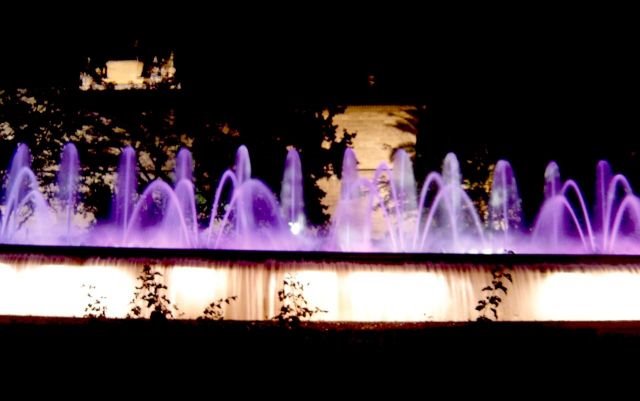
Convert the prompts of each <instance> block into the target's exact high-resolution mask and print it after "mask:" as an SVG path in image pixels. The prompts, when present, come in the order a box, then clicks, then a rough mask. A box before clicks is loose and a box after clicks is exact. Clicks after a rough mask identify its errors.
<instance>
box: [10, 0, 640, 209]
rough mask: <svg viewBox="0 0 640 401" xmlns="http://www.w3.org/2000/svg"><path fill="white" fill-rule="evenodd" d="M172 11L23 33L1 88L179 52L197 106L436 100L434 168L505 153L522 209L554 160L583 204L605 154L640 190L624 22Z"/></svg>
mask: <svg viewBox="0 0 640 401" xmlns="http://www.w3.org/2000/svg"><path fill="white" fill-rule="evenodd" d="M327 7H330V6H327ZM185 8H186V7H185ZM165 11H166V12H160V13H159V15H149V16H148V18H147V17H145V14H142V13H136V12H133V11H132V13H131V15H130V16H131V18H128V17H118V16H116V15H113V16H109V17H105V16H104V15H103V16H102V18H96V19H92V18H84V19H82V20H81V21H76V20H74V19H73V18H71V19H69V20H67V19H65V20H50V19H46V18H42V19H40V18H39V19H38V20H37V21H34V23H33V24H31V25H28V26H20V25H19V24H16V26H15V28H14V27H13V26H12V27H11V28H12V29H6V30H5V31H6V32H5V34H4V35H2V38H1V39H0V44H1V47H0V50H1V54H2V59H3V61H2V62H0V86H21V85H22V86H39V85H43V86H47V85H52V84H57V85H62V86H71V87H73V86H76V85H77V80H78V70H79V66H82V65H83V63H84V62H85V60H86V56H87V55H88V54H89V55H100V56H103V57H105V58H109V57H113V58H119V57H120V58H122V57H126V56H127V55H133V53H136V52H137V53H138V54H139V52H140V49H141V48H142V49H145V50H144V51H149V52H153V51H155V50H156V49H166V48H171V49H175V51H176V55H177V57H176V67H177V71H178V78H179V80H180V81H181V82H182V84H183V93H184V96H185V98H187V99H188V102H189V104H190V105H191V107H192V108H193V109H194V110H197V109H200V110H207V109H209V110H210V109H225V108H233V107H243V105H246V104H254V105H255V104H282V105H292V106H295V105H298V104H309V103H313V104H325V103H332V104H354V103H355V104H361V103H365V104H366V103H410V104H426V105H427V107H428V113H427V116H426V117H425V118H424V119H423V121H422V123H423V124H422V125H421V128H422V129H421V131H420V132H419V138H418V152H419V159H420V158H421V159H420V161H419V163H421V164H422V165H423V166H424V167H423V168H424V169H436V168H439V165H440V161H441V160H442V158H443V156H444V154H445V153H446V152H448V151H454V152H456V153H458V154H459V155H461V159H462V158H465V157H466V156H468V155H472V156H469V157H475V156H473V155H476V154H480V155H485V157H486V158H487V159H488V160H489V161H491V162H493V161H495V160H497V159H499V158H506V159H508V160H510V161H511V162H512V164H513V165H514V168H515V170H516V177H517V178H518V181H519V186H520V188H521V192H524V193H525V196H524V197H525V199H526V196H527V192H530V193H531V195H530V196H531V197H532V198H533V199H536V198H538V199H539V198H540V197H541V196H542V190H541V188H542V179H543V172H544V167H545V165H546V164H547V163H548V161H550V160H556V161H558V163H559V164H560V168H561V172H562V174H563V177H565V178H569V177H574V178H576V179H577V180H578V181H579V182H580V183H581V185H582V186H583V187H585V190H586V192H587V193H589V191H590V188H591V187H592V182H593V179H594V178H593V177H594V169H595V163H596V161H597V160H599V159H608V160H609V161H610V162H611V163H612V165H613V169H614V171H616V172H622V173H625V174H627V175H629V176H631V177H632V181H633V182H634V183H635V184H636V187H637V186H638V184H639V182H638V180H637V179H635V178H634V177H636V176H640V174H639V173H640V164H639V160H638V151H639V150H640V145H639V144H638V143H639V140H638V137H637V133H638V131H639V130H638V128H639V123H638V118H637V108H638V106H639V103H640V102H639V100H638V99H639V98H638V95H637V93H638V89H640V85H639V83H640V82H639V78H638V71H640V69H639V68H638V67H640V66H639V65H638V64H639V62H638V61H637V56H636V55H635V52H634V50H635V48H636V47H637V44H636V43H634V42H635V37H636V36H637V35H635V33H636V32H635V31H637V29H636V28H634V27H633V25H632V24H629V23H626V22H624V21H621V18H623V17H624V13H623V12H619V13H617V14H615V15H614V16H612V17H611V18H610V17H609V16H608V15H606V14H605V13H604V12H603V13H600V11H599V10H591V11H590V12H589V13H588V14H585V13H583V11H584V10H578V9H570V10H562V12H561V11H560V10H541V11H536V12H534V11H533V10H487V9H483V10H481V11H482V12H483V13H482V14H475V10H466V11H468V13H466V15H464V16H463V15H462V14H460V15H458V14H453V15H449V17H450V19H447V20H446V22H445V21H444V20H443V19H441V18H438V15H437V14H435V15H434V13H429V12H426V11H421V12H418V10H416V9H411V8H408V9H400V8H398V9H395V10H377V11H375V12H373V13H369V12H367V13H360V12H349V13H346V14H343V13H342V11H341V10H338V9H329V10H324V11H322V13H320V12H307V11H305V12H302V13H301V14H299V15H296V16H293V15H290V14H287V13H289V12H292V11H294V10H286V12H287V13H285V12H284V10H283V12H282V13H280V14H279V16H278V17H277V18H272V17H271V16H269V17H268V18H267V17H266V16H265V17H264V18H261V12H262V11H264V10H252V11H253V13H252V16H251V17H249V16H247V15H240V16H238V15H236V14H230V13H227V12H226V10H213V11H208V12H206V13H205V12H204V11H203V13H198V10H189V12H184V10H180V12H177V13H175V14H173V13H172V10H165ZM269 11H274V10H269ZM327 11H328V12H327ZM369 11H371V10H369ZM274 13H275V14H278V10H275V12H274ZM134 16H135V18H134ZM487 16H490V17H487ZM23 30H26V31H28V32H29V35H23V34H21V33H20V32H22V31H23ZM12 32H13V33H12ZM370 77H374V79H375V85H373V86H372V85H370V84H369V78H370ZM301 134H302V133H301ZM464 174H465V171H464V167H463V175H464ZM532 203H535V204H536V205H537V204H538V202H537V201H535V202H532ZM526 207H527V205H526V203H525V208H526ZM529 207H532V206H531V205H529Z"/></svg>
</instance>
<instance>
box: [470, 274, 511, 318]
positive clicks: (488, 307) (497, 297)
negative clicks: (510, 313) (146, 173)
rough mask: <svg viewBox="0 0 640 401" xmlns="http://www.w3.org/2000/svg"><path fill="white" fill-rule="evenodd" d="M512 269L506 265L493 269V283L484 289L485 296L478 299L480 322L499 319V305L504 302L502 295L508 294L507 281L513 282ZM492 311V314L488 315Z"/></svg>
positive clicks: (477, 308) (477, 307)
mask: <svg viewBox="0 0 640 401" xmlns="http://www.w3.org/2000/svg"><path fill="white" fill-rule="evenodd" d="M509 270H510V269H509V268H508V267H507V266H504V265H497V266H496V267H495V268H493V270H491V284H490V285H488V286H486V287H484V288H483V289H482V292H483V295H484V298H482V299H480V300H479V301H478V305H477V306H476V310H477V311H478V312H479V313H480V316H479V317H478V321H479V322H483V321H492V320H498V307H499V306H500V304H501V303H502V300H503V299H502V297H504V296H506V295H507V292H508V288H507V286H506V281H504V280H507V281H508V282H510V283H513V277H512V275H511V273H510V271H509ZM488 312H491V315H487V313H488Z"/></svg>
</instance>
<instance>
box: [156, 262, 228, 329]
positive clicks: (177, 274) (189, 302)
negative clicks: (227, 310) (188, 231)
mask: <svg viewBox="0 0 640 401" xmlns="http://www.w3.org/2000/svg"><path fill="white" fill-rule="evenodd" d="M167 279H168V280H167V283H168V284H169V285H168V287H169V298H170V299H171V300H172V302H175V303H176V304H177V305H178V306H179V308H180V311H181V312H184V313H185V316H183V317H186V318H197V317H198V316H201V315H202V312H203V311H204V309H205V308H206V307H207V305H209V304H210V303H211V302H213V301H215V300H217V299H220V298H226V297H228V296H230V295H232V294H229V295H228V294H227V293H226V291H227V290H226V284H227V282H226V274H225V272H224V271H222V270H214V269H207V268H206V267H190V266H189V267H187V266H177V267H176V268H173V269H171V270H169V271H168V272H167Z"/></svg>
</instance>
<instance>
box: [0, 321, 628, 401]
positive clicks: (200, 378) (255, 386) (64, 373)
mask: <svg viewBox="0 0 640 401" xmlns="http://www.w3.org/2000/svg"><path fill="white" fill-rule="evenodd" d="M0 347H1V348H0V349H1V350H2V351H1V352H2V353H1V357H0V363H1V364H2V366H3V367H4V368H3V369H4V372H5V376H3V378H4V383H5V384H7V383H9V384H10V383H12V382H11V380H10V379H9V378H11V377H18V378H21V377H22V378H24V377H25V376H24V375H28V377H30V378H31V377H32V378H33V379H30V380H32V381H36V380H45V381H47V380H48V381H53V382H54V383H58V384H55V386H59V385H60V383H63V384H62V386H76V385H78V383H90V385H91V386H92V387H91V391H92V392H94V391H96V388H95V387H93V386H94V385H95V383H101V384H99V388H100V389H104V390H105V391H108V390H111V391H113V392H118V391H121V390H122V391H124V390H123V389H125V388H126V394H127V395H131V394H132V393H131V392H132V391H133V392H134V393H142V394H146V395H151V394H160V395H163V392H164V391H165V389H173V390H175V389H178V390H179V391H182V392H188V395H189V396H187V393H181V397H180V398H181V399H182V398H185V397H186V398H195V397H196V396H198V394H201V392H202V391H222V390H221V388H224V389H227V388H233V389H234V390H233V391H234V393H233V394H237V395H238V396H239V397H240V398H241V399H244V397H243V396H244V395H248V394H253V393H258V394H259V395H261V396H266V394H274V395H278V394H280V393H282V392H286V393H288V392H290V391H294V389H302V391H307V392H308V391H314V393H313V394H314V396H312V395H310V394H306V393H305V394H306V395H305V396H302V398H303V399H307V398H314V399H315V391H320V392H322V393H327V392H328V393H331V392H333V391H334V390H336V389H338V388H340V389H341V390H340V391H341V393H340V394H341V395H342V394H344V393H342V392H343V391H345V389H349V390H351V391H355V394H358V395H360V396H362V395H363V394H367V393H373V394H374V395H376V393H377V392H378V391H383V390H384V391H392V392H393V394H395V395H396V396H399V394H404V395H406V396H408V395H409V394H415V391H423V390H424V391H449V392H453V393H452V394H451V396H454V395H461V394H462V395H466V394H471V395H478V394H485V392H488V394H491V392H493V391H498V390H500V389H501V388H503V387H504V386H507V387H509V386H522V385H526V386H533V387H531V389H537V390H538V391H540V392H543V391H546V389H549V388H551V387H552V386H555V385H560V386H561V387H564V388H570V389H575V388H580V389H582V390H587V391H586V392H588V389H589V388H590V387H589V386H591V385H593V384H597V385H598V386H604V385H605V384H607V383H609V379H605V378H606V377H612V376H613V377H614V378H615V379H614V380H615V381H616V382H619V384H624V383H635V379H633V381H628V380H627V377H629V378H630V379H629V380H631V379H632V377H633V376H635V374H636V373H634V372H636V369H635V368H634V366H638V365H639V364H640V322H578V323H573V322H541V323H532V322H522V323H507V322H489V323H477V322H464V323H359V324H355V323H305V324H302V325H301V326H300V327H294V328H287V327H282V326H281V325H278V324H277V323H275V322H235V321H223V322H201V321H165V322H153V321H137V320H104V321H99V320H89V319H66V318H28V317H26V318H25V317H0ZM7 374H8V376H7ZM54 378H55V379H54ZM60 380H62V382H61V381H60ZM130 385H131V386H133V387H127V386H130ZM576 386H577V387H576ZM585 386H587V387H585ZM616 386H617V385H616ZM63 388H64V390H63V392H66V391H67V390H66V387H63ZM131 389H133V390H131ZM100 391H102V390H100ZM500 391H502V390H500ZM571 391H574V390H571ZM295 394H300V393H295ZM499 394H502V393H499ZM192 396H193V397H192ZM198 397H199V396H198ZM411 397H413V395H411ZM230 398H236V397H230ZM263 398H264V397H263ZM339 398H340V399H342V398H341V397H339ZM358 398H359V397H358ZM402 398H404V397H402ZM420 398H422V397H420ZM436 398H439V397H436ZM481 398H485V397H481ZM488 398H493V397H488ZM376 399H377V398H376ZM454 399H457V396H456V397H454Z"/></svg>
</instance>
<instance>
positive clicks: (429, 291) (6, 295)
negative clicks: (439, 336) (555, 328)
mask: <svg viewBox="0 0 640 401" xmlns="http://www.w3.org/2000/svg"><path fill="white" fill-rule="evenodd" d="M145 264H149V265H151V266H152V267H153V268H154V269H155V270H156V271H158V272H160V273H161V274H162V280H163V282H164V284H165V285H166V286H167V287H168V290H167V295H168V296H169V298H170V299H171V301H172V302H173V303H175V304H177V305H178V307H179V312H180V316H179V317H180V318H185V319H192V318H197V317H199V316H201V315H202V313H203V310H204V309H205V307H206V306H207V305H208V304H209V303H210V302H212V301H214V300H216V299H219V298H226V297H230V296H237V297H238V299H237V301H235V302H232V303H231V304H230V305H228V306H227V307H226V309H225V319H231V320H267V319H270V318H272V317H273V316H275V315H276V314H277V313H278V311H279V308H280V301H279V299H278V291H279V290H280V289H282V287H283V280H284V277H285V275H287V274H291V275H293V276H294V277H295V278H296V279H297V280H298V281H299V282H301V283H303V284H305V290H304V297H305V299H306V300H307V301H308V303H309V306H310V307H316V306H317V307H319V308H321V309H323V310H326V311H327V312H326V313H319V314H316V315H314V316H313V319H314V320H328V321H354V322H366V321H433V322H450V321H469V320H475V319H476V318H477V317H478V316H479V314H478V311H476V309H475V307H476V305H477V303H478V300H480V299H484V297H485V296H486V292H483V291H482V289H483V288H484V287H486V286H487V285H489V284H490V283H491V279H492V275H491V271H492V270H494V269H495V268H496V267H501V268H504V269H507V271H510V273H511V274H512V276H513V283H509V282H505V286H506V287H507V288H508V293H507V294H499V295H500V296H501V298H502V303H501V304H500V305H499V307H498V315H499V320H504V321H586V320H588V321H619V320H640V256H620V255H513V254H509V255H498V254H494V255H471V254H424V253H420V254H412V253H405V254H398V253H343V252H340V253H338V252H282V251H245V250H242V251H235V250H206V249H143V248H107V247H63V246H32V245H0V315H16V316H61V317H65V316H66V317H78V316H83V315H84V314H85V308H86V306H87V304H88V303H89V301H90V299H89V298H88V297H87V286H94V287H95V288H94V289H93V290H92V292H93V296H94V298H97V297H103V298H102V299H103V302H104V304H105V305H106V307H107V309H106V313H107V317H111V318H120V317H125V316H126V315H127V313H128V312H129V310H130V309H131V304H130V301H131V300H132V298H133V294H134V292H135V287H136V285H139V282H138V281H137V280H136V278H137V277H138V276H139V275H140V273H141V272H142V268H143V266H144V265H145Z"/></svg>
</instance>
